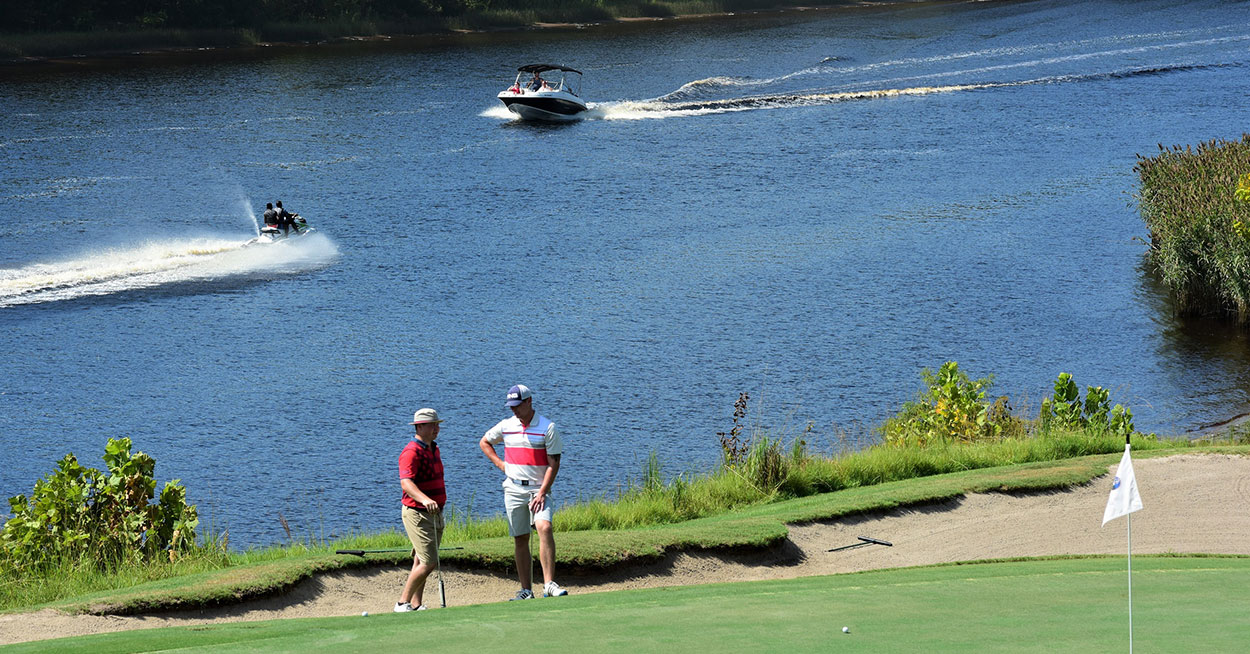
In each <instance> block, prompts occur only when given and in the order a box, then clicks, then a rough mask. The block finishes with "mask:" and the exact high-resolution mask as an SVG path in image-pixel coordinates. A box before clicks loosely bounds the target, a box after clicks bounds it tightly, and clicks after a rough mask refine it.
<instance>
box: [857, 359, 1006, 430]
mask: <svg viewBox="0 0 1250 654" xmlns="http://www.w3.org/2000/svg"><path fill="white" fill-rule="evenodd" d="M920 376H921V377H922V378H923V379H924V382H925V386H926V390H924V391H923V392H922V393H921V395H920V397H919V398H918V399H916V400H915V401H913V402H908V403H906V404H904V405H903V409H902V411H900V412H899V413H898V415H896V416H894V417H893V418H890V419H888V420H886V421H885V424H883V425H882V426H881V428H880V433H881V436H882V439H883V440H884V441H885V443H886V444H887V445H890V446H893V447H925V446H928V445H932V444H938V443H951V442H964V443H969V442H973V441H978V440H985V439H993V438H998V437H1000V436H1001V435H1002V432H1003V429H1004V427H1005V426H1007V425H1011V427H1012V428H1013V430H1015V429H1018V425H1016V424H1015V423H1014V422H1012V419H1011V416H1010V412H1004V411H1003V408H1004V407H1005V406H1006V401H1005V400H1003V401H1002V405H1001V406H1000V407H999V410H997V411H995V412H994V414H993V417H994V418H996V419H997V420H998V421H997V422H996V421H994V420H991V412H990V405H989V404H988V403H987V402H986V400H985V393H986V389H987V388H989V386H990V384H991V383H992V381H993V378H992V377H985V378H984V379H977V380H972V379H969V378H968V375H967V374H965V373H964V372H963V371H961V370H960V369H959V364H958V363H957V362H955V361H947V362H946V363H944V364H942V367H941V368H938V371H937V372H936V373H935V372H933V371H932V370H929V369H928V368H926V369H925V370H923V371H922V372H921V373H920Z"/></svg>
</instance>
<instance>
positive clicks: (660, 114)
mask: <svg viewBox="0 0 1250 654" xmlns="http://www.w3.org/2000/svg"><path fill="white" fill-rule="evenodd" d="M1229 66H1241V64H1240V63H1221V64H1199V65H1195V64H1175V65H1166V66H1151V67H1141V68H1129V69H1123V70H1115V71H1110V72H1097V73H1083V74H1071V75H1052V76H1046V77H1037V78H1033V79H1025V80H1015V81H1004V82H980V83H967V84H945V85H932V86H910V87H902V88H881V89H864V90H850V91H824V90H810V91H796V92H792V93H779V94H761V95H750V96H745V97H737V98H717V99H706V100H682V99H681V98H683V97H685V96H688V95H690V94H691V92H692V91H694V90H696V89H706V88H708V87H710V86H716V87H718V88H721V89H723V88H725V87H727V86H730V85H735V86H745V85H746V84H745V83H740V82H736V81H735V82H731V83H727V81H728V78H710V79H708V80H700V81H699V82H691V83H690V84H686V85H684V86H682V87H681V88H680V89H678V90H677V91H674V92H673V93H669V94H667V95H665V96H661V97H659V98H656V99H653V100H640V101H628V100H626V101H621V102H606V103H598V104H594V103H592V104H591V106H590V111H589V112H587V114H588V115H587V118H598V119H602V120H646V119H662V118H671V117H678V116H703V115H709V114H722V113H729V112H735V111H751V110H756V109H781V108H789V107H808V106H814V105H825V104H835V103H838V102H847V101H852V100H873V99H879V98H893V97H902V96H919V95H930V94H934V93H955V92H960V91H981V90H987V89H1001V88H1010V87H1021V86H1034V85H1038V84H1070V83H1078V82H1092V81H1100V80H1104V81H1105V80H1117V79H1127V78H1132V77H1138V76H1145V75H1164V74H1169V73H1179V72H1186V71H1193V70H1200V69H1214V68H1224V67H1229Z"/></svg>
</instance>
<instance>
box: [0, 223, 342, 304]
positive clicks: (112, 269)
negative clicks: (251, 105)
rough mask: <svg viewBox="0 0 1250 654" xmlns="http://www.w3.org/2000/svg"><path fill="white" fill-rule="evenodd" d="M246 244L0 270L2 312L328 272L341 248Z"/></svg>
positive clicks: (166, 248)
mask: <svg viewBox="0 0 1250 654" xmlns="http://www.w3.org/2000/svg"><path fill="white" fill-rule="evenodd" d="M247 243H248V241H239V240H224V239H211V238H202V239H185V240H177V241H160V242H155V241H153V242H148V243H144V244H141V245H137V246H134V247H129V248H115V249H109V250H104V251H100V252H94V253H91V254H88V255H86V256H83V257H79V258H75V259H71V260H68V261H61V262H53V263H36V264H31V265H29V266H25V267H22V268H7V269H5V268H0V307H6V306H15V305H20V304H33V303H39V302H54V301H60V300H71V299H75V298H81V297H87V296H95V295H107V294H110V293H119V292H123V291H134V290H139V289H145V288H153V287H161V286H167V285H172V284H180V283H186V282H196V281H207V280H214V279H228V278H231V277H238V276H244V275H254V274H257V273H262V272H268V273H275V274H291V273H298V272H304V271H308V270H315V269H318V268H322V267H325V266H326V265H329V264H330V263H331V262H332V261H333V260H334V259H335V258H337V257H338V248H337V247H336V246H335V245H334V243H333V242H332V241H331V240H330V239H329V238H327V237H326V236H324V235H322V234H309V235H307V236H302V237H300V238H298V239H294V240H290V241H281V242H278V243H270V244H264V245H255V246H251V247H247V246H246V244H247Z"/></svg>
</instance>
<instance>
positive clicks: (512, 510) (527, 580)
mask: <svg viewBox="0 0 1250 654" xmlns="http://www.w3.org/2000/svg"><path fill="white" fill-rule="evenodd" d="M507 406H508V408H510V409H512V417H511V418H508V419H506V420H503V421H501V422H500V423H499V424H497V425H495V426H494V427H491V428H490V431H488V432H486V435H485V436H482V440H481V442H480V443H478V445H479V446H481V448H482V452H483V453H484V454H486V458H488V459H490V462H491V463H493V464H495V467H496V468H499V469H500V470H501V471H503V473H504V475H505V479H504V481H503V497H504V509H505V511H504V513H505V515H506V517H507V519H508V534H509V535H511V536H512V538H513V540H514V544H515V553H516V569H517V578H518V580H519V581H520V582H521V590H519V591H517V594H516V597H513V598H511V600H509V601H512V600H526V599H531V598H533V597H534V591H533V590H532V589H531V585H532V583H533V576H534V571H533V559H532V558H531V557H530V526H531V525H532V526H533V527H534V530H536V531H537V532H538V562H539V563H540V564H541V565H542V568H543V582H544V583H543V597H562V596H564V595H568V594H569V593H568V591H566V590H564V589H563V588H561V587H560V584H557V583H556V582H555V579H554V577H555V572H556V540H555V536H553V535H552V532H551V516H552V506H551V485H552V484H553V483H555V481H556V474H557V473H559V472H560V453H561V452H562V451H563V450H564V447H563V445H561V443H560V432H559V431H557V430H556V424H555V423H554V422H551V421H550V420H548V419H547V418H546V417H545V416H540V415H538V414H537V413H535V411H534V402H533V398H532V395H531V393H530V389H528V388H526V387H524V386H521V385H519V384H518V385H517V386H513V387H512V388H510V389H508V401H507ZM500 443H502V444H503V458H502V459H500V458H499V453H498V452H496V451H495V446H496V445H499V444H500Z"/></svg>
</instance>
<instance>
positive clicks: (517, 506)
mask: <svg viewBox="0 0 1250 654" xmlns="http://www.w3.org/2000/svg"><path fill="white" fill-rule="evenodd" d="M537 493H538V489H537V488H533V490H530V488H528V487H525V486H518V485H516V484H514V483H512V482H511V481H508V480H505V481H504V482H503V508H504V517H506V518H507V519H508V535H509V536H512V537H513V538H516V537H517V536H524V535H526V534H528V533H530V526H531V525H533V524H534V523H535V522H538V521H539V520H545V521H547V522H551V521H552V520H551V518H552V515H553V513H554V512H555V511H554V510H553V509H552V506H551V504H552V502H551V494H550V493H548V494H547V498H546V501H545V502H544V503H543V510H542V511H539V512H538V513H530V506H529V504H530V500H532V499H534V495H536V494H537Z"/></svg>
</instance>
